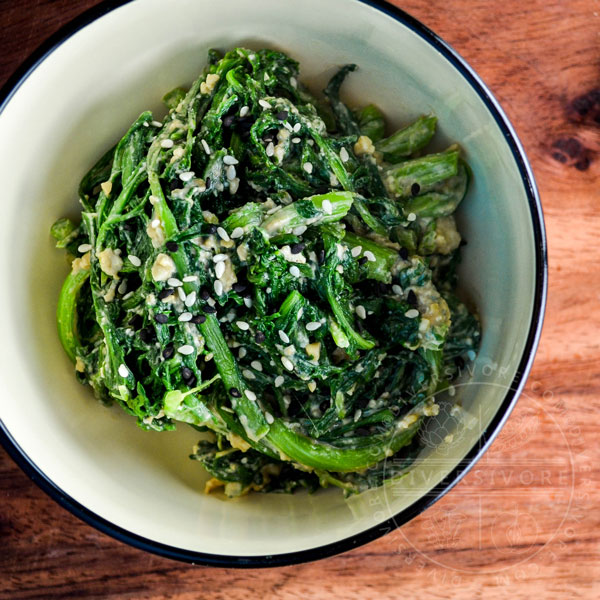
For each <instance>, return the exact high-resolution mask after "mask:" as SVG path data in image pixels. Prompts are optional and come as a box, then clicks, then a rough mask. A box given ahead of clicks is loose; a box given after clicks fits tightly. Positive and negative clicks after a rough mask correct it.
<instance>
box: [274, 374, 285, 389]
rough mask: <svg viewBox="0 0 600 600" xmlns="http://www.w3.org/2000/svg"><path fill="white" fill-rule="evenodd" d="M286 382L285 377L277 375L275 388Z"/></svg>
mask: <svg viewBox="0 0 600 600" xmlns="http://www.w3.org/2000/svg"><path fill="white" fill-rule="evenodd" d="M284 381H285V377H284V376H283V375H277V377H275V387H281V386H282V385H283V382H284Z"/></svg>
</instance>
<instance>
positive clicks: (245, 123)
mask: <svg viewBox="0 0 600 600" xmlns="http://www.w3.org/2000/svg"><path fill="white" fill-rule="evenodd" d="M237 124H238V127H239V128H240V129H241V130H242V131H250V129H251V127H252V125H253V124H254V117H253V116H252V115H247V116H245V117H241V118H239V119H238V122H237Z"/></svg>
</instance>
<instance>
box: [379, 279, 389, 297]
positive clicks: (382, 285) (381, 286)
mask: <svg viewBox="0 0 600 600" xmlns="http://www.w3.org/2000/svg"><path fill="white" fill-rule="evenodd" d="M379 292H380V293H381V294H387V293H388V292H389V287H388V286H387V285H386V284H385V283H382V282H380V283H379Z"/></svg>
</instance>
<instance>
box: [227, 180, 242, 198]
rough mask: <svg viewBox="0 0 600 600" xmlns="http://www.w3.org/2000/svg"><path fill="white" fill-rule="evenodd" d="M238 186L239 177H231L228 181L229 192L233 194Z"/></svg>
mask: <svg viewBox="0 0 600 600" xmlns="http://www.w3.org/2000/svg"><path fill="white" fill-rule="evenodd" d="M239 187H240V179H239V177H236V178H235V179H232V180H231V181H230V182H229V193H230V194H235V193H236V192H237V191H238V189H239Z"/></svg>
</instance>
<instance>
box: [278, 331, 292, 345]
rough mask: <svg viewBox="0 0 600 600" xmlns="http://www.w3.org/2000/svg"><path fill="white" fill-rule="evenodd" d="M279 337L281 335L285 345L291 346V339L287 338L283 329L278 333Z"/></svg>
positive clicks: (280, 337)
mask: <svg viewBox="0 0 600 600" xmlns="http://www.w3.org/2000/svg"><path fill="white" fill-rule="evenodd" d="M277 335H279V339H280V340H281V341H282V342H283V343H284V344H289V343H290V338H289V337H288V336H287V333H286V332H285V331H283V329H279V330H278V331H277Z"/></svg>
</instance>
